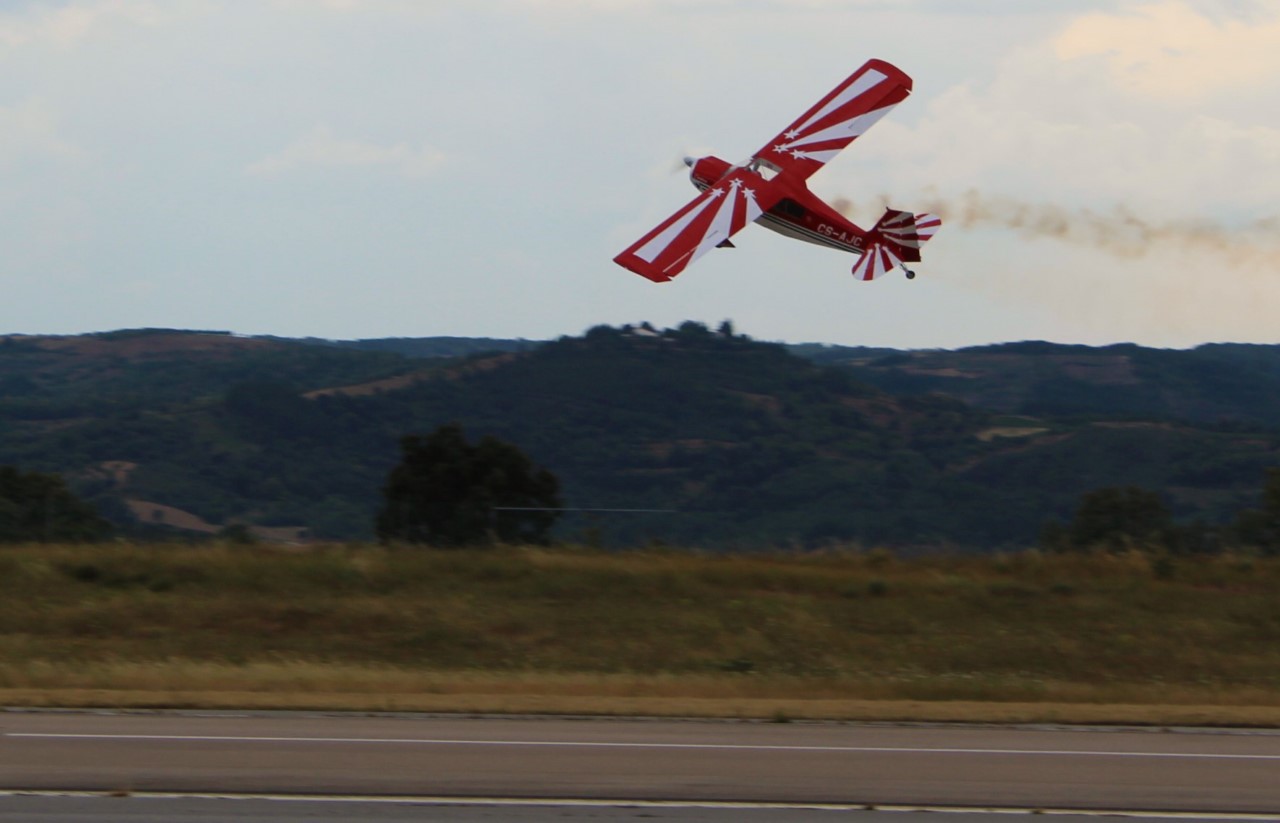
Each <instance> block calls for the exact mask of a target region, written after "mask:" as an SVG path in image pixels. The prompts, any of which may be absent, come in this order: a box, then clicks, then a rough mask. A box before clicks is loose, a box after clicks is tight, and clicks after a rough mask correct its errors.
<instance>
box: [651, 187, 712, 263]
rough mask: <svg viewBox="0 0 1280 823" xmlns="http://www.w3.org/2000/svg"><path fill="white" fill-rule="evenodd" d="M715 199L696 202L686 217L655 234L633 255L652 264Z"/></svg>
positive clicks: (686, 213)
mask: <svg viewBox="0 0 1280 823" xmlns="http://www.w3.org/2000/svg"><path fill="white" fill-rule="evenodd" d="M714 199H715V197H714V196H711V197H705V198H702V202H696V201H695V202H694V203H693V204H692V208H690V209H689V210H688V211H687V212H685V213H684V215H682V216H681V217H680V218H679V219H677V220H676V221H675V222H673V223H672V224H671V225H670V226H667V227H666V228H665V229H663V230H662V231H660V232H658V233H657V234H655V235H654V236H653V238H652V239H650V240H649V242H648V243H645V244H644V245H643V246H641V247H640V248H638V249H636V250H635V251H634V252H633V254H635V256H636V257H639V258H640V259H641V260H643V261H645V262H646V263H652V262H653V261H654V259H656V258H657V256H658V255H660V254H662V253H663V252H664V251H666V250H667V247H668V246H670V245H671V244H672V242H674V241H675V239H676V238H677V237H679V236H680V234H681V233H682V232H684V230H685V229H687V228H688V227H689V224H690V223H692V222H693V221H694V220H696V219H697V218H698V215H700V214H702V212H703V210H704V209H706V207H707V206H709V205H711V202H712V201H713V200H714Z"/></svg>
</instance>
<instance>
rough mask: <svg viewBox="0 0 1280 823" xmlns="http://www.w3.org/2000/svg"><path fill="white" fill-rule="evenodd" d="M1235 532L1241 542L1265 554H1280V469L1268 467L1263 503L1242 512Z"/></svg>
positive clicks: (1263, 486) (1237, 518)
mask: <svg viewBox="0 0 1280 823" xmlns="http://www.w3.org/2000/svg"><path fill="white" fill-rule="evenodd" d="M1235 533H1236V539H1237V540H1238V541H1239V542H1241V543H1243V544H1245V545H1248V546H1256V547H1258V549H1259V551H1261V552H1262V553H1263V554H1268V555H1274V554H1280V469H1274V468H1273V469H1267V479H1266V481H1265V482H1264V483H1263V485H1262V505H1261V506H1260V507H1259V508H1256V509H1246V510H1245V511H1242V512H1240V514H1239V516H1237V517H1236V522H1235Z"/></svg>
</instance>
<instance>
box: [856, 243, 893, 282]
mask: <svg viewBox="0 0 1280 823" xmlns="http://www.w3.org/2000/svg"><path fill="white" fill-rule="evenodd" d="M901 265H902V258H900V257H898V255H896V254H894V253H893V251H892V250H890V248H889V247H888V246H887V245H885V244H884V243H872V244H871V247H870V248H868V249H867V250H866V251H865V252H863V253H862V256H861V257H859V258H858V262H857V263H854V264H853V276H854V277H856V278H858V279H859V280H875V279H876V278H877V277H882V276H884V275H886V274H888V273H889V272H891V271H893V270H894V269H896V268H897V267H898V266H901Z"/></svg>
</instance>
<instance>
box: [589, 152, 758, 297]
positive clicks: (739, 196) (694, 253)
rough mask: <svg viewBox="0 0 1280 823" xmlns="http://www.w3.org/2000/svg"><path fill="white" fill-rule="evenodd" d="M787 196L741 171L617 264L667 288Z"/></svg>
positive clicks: (665, 223) (647, 237) (672, 218)
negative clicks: (686, 270) (672, 281)
mask: <svg viewBox="0 0 1280 823" xmlns="http://www.w3.org/2000/svg"><path fill="white" fill-rule="evenodd" d="M782 196H783V193H782V191H781V190H780V188H779V187H777V186H771V185H770V184H769V183H767V182H766V181H765V180H764V179H763V178H761V177H760V176H759V175H757V174H755V173H753V172H750V171H747V170H746V169H736V170H734V171H732V172H730V173H729V174H727V175H725V177H724V178H722V179H721V180H720V181H719V182H718V183H716V184H715V185H714V186H712V187H711V188H709V189H707V190H706V191H704V192H702V193H701V194H699V195H698V196H697V197H695V198H694V199H693V200H692V201H690V202H689V203H688V204H687V205H686V206H685V207H684V208H682V209H680V210H679V211H678V212H676V213H675V214H673V215H671V216H670V217H668V218H667V219H666V220H664V221H663V222H662V223H660V224H659V225H658V227H657V228H655V229H654V230H653V231H651V232H649V233H648V234H646V235H645V236H644V237H641V238H640V239H639V240H637V241H636V242H635V243H633V244H631V245H630V246H628V247H627V249H626V250H625V251H623V252H622V254H619V255H618V256H617V257H615V258H613V261H614V262H615V263H617V264H618V265H620V266H622V267H623V268H626V269H630V270H631V271H633V272H635V273H636V274H638V275H641V276H642V277H647V278H649V279H650V280H653V281H654V282H656V283H663V282H665V281H667V280H670V279H672V278H673V277H675V276H676V275H677V274H679V273H680V272H682V271H684V268H685V266H688V265H689V264H690V263H692V262H693V261H694V260H697V259H698V258H699V257H701V256H702V255H704V254H706V253H707V252H708V251H710V250H711V249H713V248H715V247H716V246H719V245H722V244H723V243H725V242H726V241H728V239H729V238H730V237H732V236H733V235H734V234H735V233H736V232H738V231H739V230H740V229H742V228H743V227H744V226H746V225H747V224H748V223H751V222H753V221H754V220H755V219H756V218H757V217H759V216H760V215H761V214H763V213H764V212H766V211H768V210H769V209H770V208H772V207H773V206H774V205H775V204H776V203H777V202H778V200H780V199H781V198H782Z"/></svg>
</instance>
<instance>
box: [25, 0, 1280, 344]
mask: <svg viewBox="0 0 1280 823" xmlns="http://www.w3.org/2000/svg"><path fill="white" fill-rule="evenodd" d="M873 57H875V58H881V59H885V60H888V61H890V62H891V63H893V64H895V65H897V66H898V67H900V68H901V69H903V70H904V71H905V72H907V73H908V74H909V75H911V76H912V77H913V78H914V81H915V90H914V92H913V94H912V95H911V96H910V97H909V98H908V99H907V100H906V101H905V102H903V103H902V104H901V105H899V106H898V107H897V108H896V109H895V110H894V111H893V112H892V113H891V114H890V115H889V116H888V117H887V118H885V119H884V120H882V121H880V123H879V124H878V125H876V126H875V127H874V128H873V129H871V130H870V131H869V132H868V133H867V134H866V135H864V136H863V137H862V138H860V139H859V140H857V141H856V142H854V143H853V144H852V145H851V146H850V147H849V148H848V149H847V150H846V151H845V152H844V153H842V154H841V155H840V156H839V157H837V158H836V159H835V160H833V161H832V162H831V163H830V164H829V165H828V166H827V167H826V168H824V169H823V170H821V171H820V172H819V173H818V174H816V175H815V176H814V177H813V178H811V180H810V187H811V188H812V189H813V190H814V191H815V192H816V193H818V194H819V195H821V196H823V197H825V198H827V199H828V200H830V201H833V202H836V203H838V204H839V205H840V207H841V208H842V209H845V210H847V212H848V213H849V214H850V216H851V217H853V218H854V219H855V221H857V222H859V223H860V224H863V225H869V224H871V223H874V221H875V219H876V217H878V216H879V214H880V212H881V211H882V209H883V208H884V206H885V205H892V206H893V207H895V208H903V209H909V210H912V211H917V212H920V211H935V212H937V213H939V214H941V215H942V216H943V218H944V221H945V222H944V225H943V227H942V229H941V231H940V232H939V233H938V235H937V236H936V237H935V238H934V239H933V240H932V241H931V242H930V243H929V245H928V246H927V247H926V248H925V255H924V261H923V262H922V263H920V264H918V265H916V266H914V268H915V269H916V271H917V272H918V275H919V276H918V277H917V278H916V279H914V280H912V281H908V280H906V279H905V278H904V277H902V276H901V275H896V276H889V277H886V278H882V279H880V280H876V281H875V282H871V283H864V282H859V281H855V280H854V279H853V278H852V277H851V276H850V268H851V266H852V264H853V262H854V260H855V258H854V257H852V256H851V255H847V254H842V253H840V252H838V251H835V250H832V249H826V248H822V247H818V246H813V245H809V244H805V243H798V242H795V241H794V240H790V239H787V238H784V237H781V236H779V235H776V234H774V233H772V232H769V231H766V230H764V229H762V228H761V227H758V226H749V227H748V228H747V229H746V230H744V231H743V232H741V233H740V234H739V235H737V236H736V237H735V238H734V242H735V244H736V246H737V248H736V249H723V250H715V251H713V252H712V253H711V254H708V255H706V256H705V257H703V258H702V259H700V260H699V261H698V262H697V263H695V264H694V265H692V266H690V267H689V268H688V269H687V270H686V271H685V272H684V273H683V274H681V275H680V277H678V278H677V279H676V280H674V281H672V282H670V283H664V284H655V283H651V282H649V281H648V280H645V279H643V278H641V277H639V276H637V275H634V274H631V273H630V272H628V271H626V270H624V269H622V268H620V267H618V266H617V265H615V264H614V263H613V262H612V258H613V256H614V255H616V254H617V253H618V252H620V251H621V250H622V249H623V248H625V247H626V246H628V245H629V244H631V243H632V242H633V241H634V240H636V239H637V238H639V237H640V236H641V235H642V234H644V233H645V232H646V231H648V230H649V229H650V228H652V227H653V226H655V225H657V223H659V222H660V221H661V220H663V219H664V218H666V217H667V216H668V215H669V214H670V213H672V212H674V211H675V210H676V209H677V208H679V207H680V206H682V205H684V204H685V203H686V202H688V201H689V200H690V199H691V198H692V197H693V196H694V195H695V194H696V192H695V190H694V189H693V188H692V187H691V186H690V184H689V181H688V179H687V176H686V171H687V170H686V169H685V168H684V166H683V165H682V164H681V163H680V158H681V157H682V156H684V155H694V156H702V155H704V154H710V153H714V154H716V155H718V156H720V157H723V158H725V159H728V160H731V161H738V160H742V159H744V158H746V157H748V156H750V154H751V153H752V152H754V151H755V150H757V149H758V148H760V147H761V146H762V144H763V143H764V141H766V140H768V139H770V138H771V137H772V136H773V135H774V134H776V133H777V132H778V131H779V130H780V129H781V128H782V127H784V126H785V125H786V124H788V123H790V122H791V121H792V120H793V119H795V118H796V117H797V116H798V115H799V114H800V113H801V112H803V111H804V110H805V109H807V108H808V107H809V106H810V105H812V104H813V103H814V102H815V101H816V100H817V99H818V98H819V97H821V96H822V95H823V94H825V93H826V92H827V91H828V90H830V89H831V88H832V87H833V86H835V84H836V83H838V82H839V81H840V80H842V79H843V78H844V77H846V76H848V75H849V74H850V73H851V72H852V71H853V70H854V69H856V68H857V67H858V66H860V65H862V63H864V62H865V61H866V60H867V59H870V58H873ZM0 282H3V285H4V289H5V292H4V295H5V296H4V299H3V300H0V333H26V334H75V333H82V332H90V331H107V330H112V329H121V328H140V327H165V328H191V329H219V330H228V331H233V332H237V333H243V334H275V335H283V336H294V337H304V336H313V337H327V338H335V339H352V338H368V337H426V336H436V335H457V336H465V337H503V338H515V337H519V338H527V339H532V340H538V339H548V338H555V337H558V336H561V335H575V334H579V333H581V332H583V331H584V330H586V329H587V328H590V327H591V326H595V325H599V324H610V325H620V324H623V323H638V322H641V321H648V322H651V323H653V324H655V325H657V326H659V327H669V326H676V325H678V324H679V323H681V322H683V321H685V320H697V321H700V322H704V323H707V324H708V325H712V326H716V325H719V323H720V322H721V321H723V320H726V319H728V320H731V321H732V322H733V324H734V326H735V327H736V328H737V329H738V330H739V331H741V332H745V333H747V334H749V335H751V336H752V337H755V338H758V339H765V340H784V341H788V342H823V343H833V344H842V345H866V346H890V347H895V348H910V349H924V348H957V347H962V346H969V345H977V344H984V343H998V342H1005V341H1016V340H1051V341H1055V342H1062V343H1083V344H1089V345H1102V344H1108V343H1116V342H1137V343H1141V344H1144V345H1150V346H1161V347H1171V348H1186V347H1191V346H1195V345H1198V344H1201V343H1205V342H1222V341H1231V342H1257V343H1280V312H1278V311H1277V310H1278V309H1280V4H1277V3H1275V2H1274V0H1132V2H1130V1H1129V0H1037V2H1027V1H1026V0H63V1H62V2H25V0H0Z"/></svg>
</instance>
